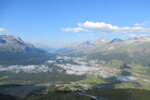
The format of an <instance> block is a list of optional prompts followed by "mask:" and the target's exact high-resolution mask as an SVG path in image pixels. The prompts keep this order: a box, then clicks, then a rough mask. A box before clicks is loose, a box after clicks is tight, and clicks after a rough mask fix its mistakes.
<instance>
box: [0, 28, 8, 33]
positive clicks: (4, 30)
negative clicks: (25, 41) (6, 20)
mask: <svg viewBox="0 0 150 100" xmlns="http://www.w3.org/2000/svg"><path fill="white" fill-rule="evenodd" d="M0 32H2V33H9V32H10V31H8V30H6V29H4V28H0Z"/></svg>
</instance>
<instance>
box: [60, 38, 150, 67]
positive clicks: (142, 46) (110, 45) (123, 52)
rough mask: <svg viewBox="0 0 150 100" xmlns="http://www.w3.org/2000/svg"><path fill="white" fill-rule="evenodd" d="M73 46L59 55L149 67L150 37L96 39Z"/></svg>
mask: <svg viewBox="0 0 150 100" xmlns="http://www.w3.org/2000/svg"><path fill="white" fill-rule="evenodd" d="M83 43H84V45H83ZM75 44H76V45H75ZM75 44H73V45H68V46H67V47H64V48H61V49H59V53H61V54H78V55H82V54H84V55H90V57H92V59H100V60H105V61H109V60H112V59H118V60H123V61H125V62H127V63H140V64H143V65H150V37H139V38H137V37H136V38H130V39H126V40H122V39H118V38H115V39H112V40H108V39H98V40H96V41H91V42H80V43H75Z"/></svg>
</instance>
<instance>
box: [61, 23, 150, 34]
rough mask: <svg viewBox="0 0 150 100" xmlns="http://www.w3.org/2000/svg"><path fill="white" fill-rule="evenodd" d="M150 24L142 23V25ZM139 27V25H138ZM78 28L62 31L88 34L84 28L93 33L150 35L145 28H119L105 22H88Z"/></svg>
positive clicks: (149, 31)
mask: <svg viewBox="0 0 150 100" xmlns="http://www.w3.org/2000/svg"><path fill="white" fill-rule="evenodd" d="M146 23H148V22H145V23H142V25H144V24H146ZM136 25H138V24H136ZM78 26H79V27H78V28H65V29H62V31H66V32H88V30H85V29H83V28H87V29H90V30H92V31H94V32H95V31H100V32H113V33H150V28H144V27H140V26H134V27H119V26H114V25H111V24H107V23H104V22H92V21H86V22H84V23H78Z"/></svg>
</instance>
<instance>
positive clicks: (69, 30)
mask: <svg viewBox="0 0 150 100" xmlns="http://www.w3.org/2000/svg"><path fill="white" fill-rule="evenodd" d="M61 30H62V31H65V32H88V30H85V29H83V28H81V27H77V28H70V27H68V28H62V29H61Z"/></svg>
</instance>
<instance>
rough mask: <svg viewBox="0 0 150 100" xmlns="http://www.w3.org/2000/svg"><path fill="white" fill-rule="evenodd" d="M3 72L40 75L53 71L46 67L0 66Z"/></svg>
mask: <svg viewBox="0 0 150 100" xmlns="http://www.w3.org/2000/svg"><path fill="white" fill-rule="evenodd" d="M1 71H8V72H13V73H19V72H25V73H39V72H48V71H51V68H49V67H48V66H46V65H26V66H23V65H12V66H7V67H6V66H0V72H1Z"/></svg>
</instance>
